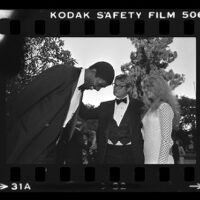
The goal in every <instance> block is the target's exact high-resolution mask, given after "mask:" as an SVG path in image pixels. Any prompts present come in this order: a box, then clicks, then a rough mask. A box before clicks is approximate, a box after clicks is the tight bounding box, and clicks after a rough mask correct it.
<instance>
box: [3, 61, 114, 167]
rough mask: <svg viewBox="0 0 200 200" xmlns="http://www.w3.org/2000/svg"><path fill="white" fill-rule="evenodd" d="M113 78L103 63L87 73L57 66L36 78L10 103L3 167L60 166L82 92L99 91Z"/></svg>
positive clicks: (110, 69) (72, 129)
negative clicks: (42, 164)
mask: <svg viewBox="0 0 200 200" xmlns="http://www.w3.org/2000/svg"><path fill="white" fill-rule="evenodd" d="M113 78H114V70H113V67H112V66H111V65H110V64H109V63H107V62H97V63H95V64H93V65H92V66H90V67H89V68H87V69H83V68H76V67H72V66H67V65H57V66H54V67H52V68H50V69H48V70H46V71H44V72H43V73H42V74H40V75H38V77H37V78H35V79H34V80H33V81H32V82H31V83H30V84H29V85H28V86H26V88H25V89H24V90H23V91H22V92H21V93H20V94H18V95H17V96H16V97H13V98H11V100H10V102H11V103H9V108H10V113H9V114H10V116H9V120H8V124H7V140H6V141H7V163H10V164H38V163H44V164H50V163H56V160H57V161H58V162H59V163H64V162H65V154H66V151H65V149H67V148H66V147H67V145H68V142H69V141H70V140H71V138H72V136H73V132H74V129H75V124H76V121H77V114H78V112H79V105H80V102H81V101H82V95H83V91H84V90H85V89H95V90H97V91H99V90H100V89H101V88H103V87H106V86H108V85H110V84H111V83H112V82H113Z"/></svg>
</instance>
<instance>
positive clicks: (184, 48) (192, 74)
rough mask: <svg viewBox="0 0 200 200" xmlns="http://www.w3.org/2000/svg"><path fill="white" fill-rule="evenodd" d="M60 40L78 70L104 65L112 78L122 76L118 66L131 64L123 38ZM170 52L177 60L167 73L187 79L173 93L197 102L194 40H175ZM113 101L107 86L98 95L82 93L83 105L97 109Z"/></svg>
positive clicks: (129, 45) (127, 40)
mask: <svg viewBox="0 0 200 200" xmlns="http://www.w3.org/2000/svg"><path fill="white" fill-rule="evenodd" d="M62 39H63V40H64V41H65V45H64V49H67V50H70V51H71V53H72V57H73V58H75V59H76V60H77V62H78V64H77V65H76V66H77V67H84V68H87V67H89V66H90V65H92V64H94V63H95V62H98V61H106V62H109V63H110V64H111V65H112V66H113V67H114V69H115V75H118V74H120V73H121V69H120V67H121V65H122V64H124V63H127V62H129V61H130V53H131V51H134V46H133V45H132V44H131V41H130V40H129V39H127V38H122V37H112V38H98V37H94V38H88V37H84V38H83V37H68V38H62ZM170 48H171V50H173V51H177V53H178V57H177V58H176V60H175V61H174V62H172V63H171V64H170V65H169V67H168V68H167V70H169V69H173V71H174V72H175V73H180V74H185V79H186V80H185V82H184V83H183V84H182V85H180V86H179V87H178V88H176V89H175V90H174V93H175V94H178V95H179V96H180V95H181V96H187V97H190V98H196V95H195V89H196V38H194V37H187V38H186V37H184V38H183V37H179V38H177V37H176V38H174V41H173V43H172V44H171V45H170ZM194 84H195V86H194ZM113 98H114V95H113V88H112V86H108V87H107V88H104V89H101V90H100V91H99V92H97V91H95V90H92V91H88V90H87V91H85V92H84V97H83V102H84V103H89V104H92V105H95V106H98V105H99V104H100V102H102V101H107V100H111V99H113Z"/></svg>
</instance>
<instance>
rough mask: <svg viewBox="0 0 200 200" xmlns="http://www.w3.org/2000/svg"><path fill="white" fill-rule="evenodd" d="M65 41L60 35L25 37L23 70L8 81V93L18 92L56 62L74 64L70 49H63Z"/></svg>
mask: <svg viewBox="0 0 200 200" xmlns="http://www.w3.org/2000/svg"><path fill="white" fill-rule="evenodd" d="M63 46H64V41H63V40H61V39H60V38H58V37H36V38H31V37H27V38H25V45H24V58H22V60H21V65H22V67H21V68H22V70H21V71H20V72H19V73H18V74H17V76H15V77H14V78H11V79H10V80H9V81H8V84H7V94H11V93H18V92H20V91H21V90H22V89H23V88H24V86H26V85H27V84H28V83H29V82H31V81H32V80H33V79H34V77H36V76H37V75H39V74H40V73H42V72H43V71H45V70H46V69H48V68H50V67H52V66H53V65H56V64H68V65H71V66H73V65H74V64H75V63H76V60H75V59H73V58H72V57H71V53H70V51H68V50H64V49H63Z"/></svg>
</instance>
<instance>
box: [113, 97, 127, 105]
mask: <svg viewBox="0 0 200 200" xmlns="http://www.w3.org/2000/svg"><path fill="white" fill-rule="evenodd" d="M115 101H116V103H117V105H118V104H120V103H122V102H124V103H127V98H126V97H125V98H123V99H115Z"/></svg>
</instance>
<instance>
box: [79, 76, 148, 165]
mask: <svg viewBox="0 0 200 200" xmlns="http://www.w3.org/2000/svg"><path fill="white" fill-rule="evenodd" d="M126 78H127V77H126V75H124V74H123V75H119V76H117V77H116V79H115V83H114V91H113V93H114V95H115V96H116V99H115V100H112V101H107V102H103V103H101V104H100V106H99V107H97V108H95V109H92V110H91V109H90V110H88V109H86V107H85V106H84V105H83V104H82V105H81V108H80V115H81V117H82V118H85V119H99V127H98V130H97V136H96V137H97V162H98V163H99V164H143V163H144V155H143V139H142V134H141V126H142V123H141V108H142V103H141V102H140V101H138V100H131V99H130V98H129V95H128V90H129V88H130V87H129V85H128V84H126V83H125V80H126Z"/></svg>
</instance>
